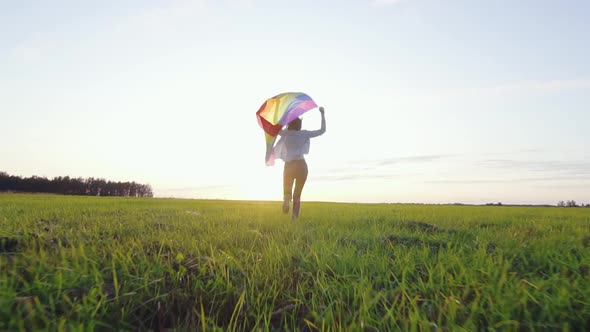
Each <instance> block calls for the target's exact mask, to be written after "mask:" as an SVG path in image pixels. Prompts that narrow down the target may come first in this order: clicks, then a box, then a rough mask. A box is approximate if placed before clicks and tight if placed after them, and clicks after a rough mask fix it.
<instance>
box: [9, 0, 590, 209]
mask: <svg viewBox="0 0 590 332" xmlns="http://www.w3.org/2000/svg"><path fill="white" fill-rule="evenodd" d="M588 31H590V2H588V1H567V0H566V1H538V0H537V1H531V0H522V1H499V0H498V1H473V0H472V1H451V0H449V1H446V0H397V1H395V0H394V1H391V0H390V1H387V0H380V1H376V0H347V1H343V0H340V1H320V0H315V1H310V0H309V1H308V0H305V1H277V0H274V1H270V0H241V1H240V0H233V1H232V0H227V1H224V0H218V1H213V0H193V1H188V0H187V1H180V0H178V1H156V0H152V1H145V0H141V1H140V0H136V1H100V2H99V1H94V2H90V1H73V0H72V1H62V0H56V1H7V0H0V41H1V43H0V170H4V171H7V172H9V173H11V174H18V175H23V176H30V175H45V176H48V177H53V176H57V175H70V176H81V177H91V176H92V177H104V178H108V179H113V180H135V181H140V182H146V183H151V184H152V186H153V187H154V190H155V192H156V194H157V195H160V196H175V197H196V198H228V199H280V198H281V191H282V189H281V172H282V165H281V164H277V165H276V166H274V167H270V168H269V167H266V166H264V138H263V135H262V132H261V129H260V128H259V127H258V125H257V122H256V119H255V116H254V114H255V112H256V110H257V109H258V107H259V106H260V105H261V104H262V102H264V99H266V98H268V97H271V96H273V95H275V94H278V93H281V92H286V91H302V92H306V93H308V94H309V95H311V96H312V97H313V98H314V99H315V100H316V102H317V103H318V104H320V105H323V106H324V107H325V108H326V117H327V123H328V131H327V133H326V134H325V135H324V136H322V137H320V138H316V139H314V140H313V141H312V146H311V152H310V155H309V157H308V158H307V159H308V163H309V168H310V177H309V180H308V183H307V185H306V188H305V191H304V195H303V199H305V200H323V201H352V202H433V203H445V202H466V203H486V202H497V201H502V202H506V203H508V202H512V203H550V204H554V203H556V202H557V201H558V200H562V199H563V200H568V199H575V200H576V201H578V202H588V203H590V192H589V191H588V190H587V188H589V187H590V149H588V144H589V142H590V130H588V124H589V123H590V110H589V109H588V105H590V61H588V59H590V47H588V45H589V44H590V38H589V36H590V34H589V33H588ZM304 126H305V127H307V128H311V129H315V128H316V127H318V126H319V117H318V114H317V111H315V110H314V111H312V112H311V113H310V114H308V115H306V116H305V117H304Z"/></svg>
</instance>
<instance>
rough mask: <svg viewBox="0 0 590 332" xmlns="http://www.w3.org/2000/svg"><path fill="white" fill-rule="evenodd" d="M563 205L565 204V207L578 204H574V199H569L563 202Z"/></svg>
mask: <svg viewBox="0 0 590 332" xmlns="http://www.w3.org/2000/svg"><path fill="white" fill-rule="evenodd" d="M565 206H567V207H576V206H578V204H576V201H574V200H571V201H567V202H565Z"/></svg>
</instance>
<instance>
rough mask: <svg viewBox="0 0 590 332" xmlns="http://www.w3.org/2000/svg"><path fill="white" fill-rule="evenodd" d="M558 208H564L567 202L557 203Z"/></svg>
mask: <svg viewBox="0 0 590 332" xmlns="http://www.w3.org/2000/svg"><path fill="white" fill-rule="evenodd" d="M557 206H559V207H564V206H565V202H564V201H559V202H557Z"/></svg>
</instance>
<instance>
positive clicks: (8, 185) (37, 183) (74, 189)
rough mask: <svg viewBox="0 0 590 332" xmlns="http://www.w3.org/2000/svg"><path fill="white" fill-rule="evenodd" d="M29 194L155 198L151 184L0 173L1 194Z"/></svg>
mask: <svg viewBox="0 0 590 332" xmlns="http://www.w3.org/2000/svg"><path fill="white" fill-rule="evenodd" d="M1 191H14V192H29V193H48V194H62V195H81V196H119V197H153V196H154V194H153V192H152V187H151V186H150V185H149V184H140V183H137V182H134V181H132V182H128V181H126V182H120V181H117V182H115V181H107V180H105V179H97V178H86V179H84V178H72V177H69V176H57V177H54V178H53V179H48V178H46V177H39V176H35V175H33V176H31V177H20V176H15V175H9V174H8V173H6V172H0V192H1Z"/></svg>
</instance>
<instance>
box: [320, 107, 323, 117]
mask: <svg viewBox="0 0 590 332" xmlns="http://www.w3.org/2000/svg"><path fill="white" fill-rule="evenodd" d="M320 113H322V115H324V107H323V106H320Z"/></svg>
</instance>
